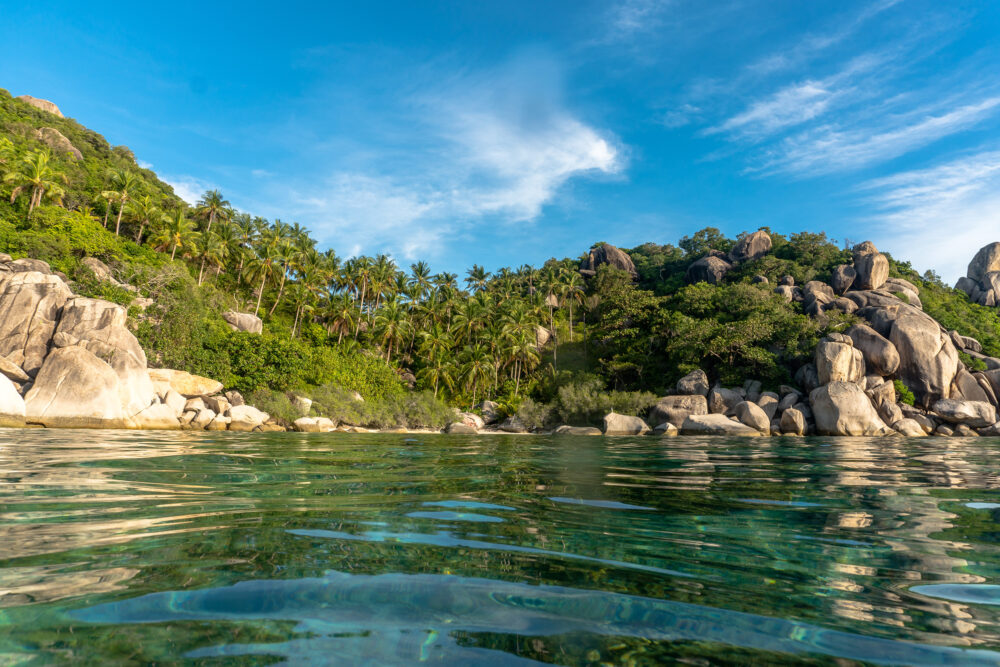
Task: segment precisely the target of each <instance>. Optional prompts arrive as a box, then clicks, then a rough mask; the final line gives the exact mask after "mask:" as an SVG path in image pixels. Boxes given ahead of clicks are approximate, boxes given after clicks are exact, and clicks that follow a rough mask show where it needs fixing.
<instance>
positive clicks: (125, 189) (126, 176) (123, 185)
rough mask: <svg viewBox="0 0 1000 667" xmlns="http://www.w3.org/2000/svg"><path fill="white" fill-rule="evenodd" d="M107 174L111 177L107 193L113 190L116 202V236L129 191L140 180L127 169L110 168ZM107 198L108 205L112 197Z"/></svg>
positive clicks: (129, 197)
mask: <svg viewBox="0 0 1000 667" xmlns="http://www.w3.org/2000/svg"><path fill="white" fill-rule="evenodd" d="M108 175H109V176H110V177H111V189H110V190H108V191H107V193H112V192H113V193H114V198H113V199H114V201H117V202H118V219H117V220H116V221H115V236H118V232H119V231H120V230H121V226H122V211H124V210H125V206H127V205H128V203H129V200H130V199H131V194H130V193H131V191H132V190H133V189H135V187H136V185H138V183H139V182H140V180H139V177H138V176H136V175H135V174H134V173H132V172H131V171H129V170H127V169H120V168H117V169H112V170H111V171H110V172H108ZM102 194H105V193H102ZM105 196H106V195H105ZM107 199H108V205H109V206H110V202H111V201H112V197H107ZM105 219H107V216H105Z"/></svg>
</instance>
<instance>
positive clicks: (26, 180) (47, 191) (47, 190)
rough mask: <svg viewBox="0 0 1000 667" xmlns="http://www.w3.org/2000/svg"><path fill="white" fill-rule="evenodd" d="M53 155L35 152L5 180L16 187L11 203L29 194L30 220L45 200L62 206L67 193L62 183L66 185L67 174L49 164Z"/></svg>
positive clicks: (11, 196) (25, 158)
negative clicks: (37, 207) (33, 212)
mask: <svg viewBox="0 0 1000 667" xmlns="http://www.w3.org/2000/svg"><path fill="white" fill-rule="evenodd" d="M51 159H52V153H51V152H49V150H48V149H47V148H46V149H45V150H40V151H34V152H31V153H29V154H28V155H25V156H24V157H23V158H21V162H20V163H19V164H18V165H17V166H16V167H15V168H13V169H11V170H10V171H8V172H7V173H6V174H5V175H4V177H3V180H4V182H5V183H10V184H12V185H13V186H14V189H13V191H11V193H10V202H11V203H12V204H13V203H14V202H15V201H16V200H17V198H18V197H20V196H21V194H22V193H25V192H27V193H29V195H30V196H29V198H28V218H29V219H30V218H31V212H32V211H34V210H35V207H36V206H39V205H41V203H42V201H43V200H45V199H51V200H53V201H55V202H56V203H57V204H59V205H60V206H62V197H63V195H64V194H65V193H66V191H65V190H63V188H62V186H61V185H59V183H60V182H62V183H66V182H67V180H66V174H64V173H62V172H60V171H57V170H56V168H55V167H53V166H52V165H51V164H49V161H50V160H51Z"/></svg>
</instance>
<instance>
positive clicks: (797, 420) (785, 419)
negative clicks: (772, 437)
mask: <svg viewBox="0 0 1000 667" xmlns="http://www.w3.org/2000/svg"><path fill="white" fill-rule="evenodd" d="M780 428H781V433H782V434H783V435H805V434H806V432H807V429H808V427H807V426H806V418H805V416H804V415H803V414H802V413H801V412H799V411H798V410H796V409H795V408H788V409H787V410H785V411H784V412H782V413H781V424H780Z"/></svg>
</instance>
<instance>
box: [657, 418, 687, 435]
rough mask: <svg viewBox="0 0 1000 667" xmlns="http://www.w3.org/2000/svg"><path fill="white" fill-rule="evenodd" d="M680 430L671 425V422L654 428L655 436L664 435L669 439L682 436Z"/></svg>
mask: <svg viewBox="0 0 1000 667" xmlns="http://www.w3.org/2000/svg"><path fill="white" fill-rule="evenodd" d="M680 432H681V431H680V429H679V428H677V427H676V426H674V425H673V424H671V423H670V422H663V423H662V424H660V425H658V426H656V427H655V428H653V435H663V436H668V437H673V436H675V435H679V434H680Z"/></svg>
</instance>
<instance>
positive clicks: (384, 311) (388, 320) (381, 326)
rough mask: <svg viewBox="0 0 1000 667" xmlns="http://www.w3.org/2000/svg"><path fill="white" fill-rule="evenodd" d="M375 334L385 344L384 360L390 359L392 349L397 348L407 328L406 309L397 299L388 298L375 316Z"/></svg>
mask: <svg viewBox="0 0 1000 667" xmlns="http://www.w3.org/2000/svg"><path fill="white" fill-rule="evenodd" d="M374 326H375V335H376V336H377V337H378V339H379V341H380V342H381V343H382V344H383V345H385V346H386V353H385V360H386V361H390V362H391V361H392V349H393V347H396V348H397V349H398V346H399V343H400V341H402V340H403V338H404V336H405V335H406V332H407V331H408V328H409V322H408V321H407V319H406V310H405V308H404V307H403V304H402V303H401V302H400V301H399V300H398V299H395V298H393V299H389V300H388V301H386V302H385V306H384V307H383V308H381V309H380V310H379V311H378V315H377V316H376V317H375V324H374Z"/></svg>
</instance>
